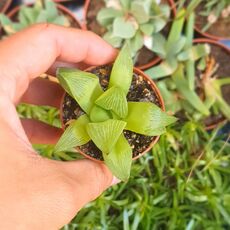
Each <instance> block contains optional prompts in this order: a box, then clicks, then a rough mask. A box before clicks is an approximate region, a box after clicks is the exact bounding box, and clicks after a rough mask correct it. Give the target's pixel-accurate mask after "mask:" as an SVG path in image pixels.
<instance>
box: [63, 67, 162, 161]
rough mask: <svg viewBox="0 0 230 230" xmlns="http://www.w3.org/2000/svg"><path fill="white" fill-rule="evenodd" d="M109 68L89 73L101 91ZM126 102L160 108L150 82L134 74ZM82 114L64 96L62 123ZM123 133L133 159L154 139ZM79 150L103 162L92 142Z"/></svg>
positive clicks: (70, 99)
mask: <svg viewBox="0 0 230 230" xmlns="http://www.w3.org/2000/svg"><path fill="white" fill-rule="evenodd" d="M111 68H112V67H111V66H100V67H95V69H93V70H92V71H91V72H92V73H94V74H96V75H97V76H98V77H99V80H100V84H101V87H102V89H103V90H106V89H107V87H108V82H109V76H110V72H111ZM127 100H128V101H142V102H143V101H148V102H152V103H154V104H156V105H158V106H161V104H160V101H159V98H158V96H157V95H156V93H155V92H153V90H152V88H151V85H150V82H148V81H146V80H144V79H143V77H142V76H140V75H138V74H135V73H134V74H133V80H132V84H131V87H130V89H129V92H128V94H127ZM82 114H84V112H83V111H82V109H81V108H80V106H79V105H78V103H77V102H76V101H75V100H74V99H73V98H72V97H70V96H69V95H68V94H66V95H65V97H64V102H63V107H62V120H63V123H64V124H66V123H67V122H68V121H69V120H71V119H77V118H78V117H79V116H81V115H82ZM123 133H124V135H125V137H126V139H127V140H128V142H129V144H130V146H131V147H132V149H133V157H136V156H138V155H139V154H141V153H142V152H144V151H145V150H146V149H147V148H148V146H149V144H150V143H151V142H152V141H153V140H154V139H155V138H156V137H150V136H144V135H141V134H137V133H135V132H131V131H128V130H124V131H123ZM79 148H80V150H82V151H83V152H84V153H85V154H87V155H89V156H91V157H93V158H96V159H99V160H103V157H102V152H101V151H100V150H99V149H98V148H97V147H96V145H95V144H94V143H93V142H92V141H89V142H88V143H87V144H85V145H82V146H80V147H79Z"/></svg>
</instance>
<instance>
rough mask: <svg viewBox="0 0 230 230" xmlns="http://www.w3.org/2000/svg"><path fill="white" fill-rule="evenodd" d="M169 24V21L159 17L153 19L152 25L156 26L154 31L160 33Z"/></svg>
mask: <svg viewBox="0 0 230 230" xmlns="http://www.w3.org/2000/svg"><path fill="white" fill-rule="evenodd" d="M166 24H167V21H166V20H165V19H162V18H157V19H155V20H152V26H153V28H154V33H159V32H160V31H161V30H162V29H163V28H164V27H165V25H166Z"/></svg>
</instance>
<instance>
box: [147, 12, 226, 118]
mask: <svg viewBox="0 0 230 230" xmlns="http://www.w3.org/2000/svg"><path fill="white" fill-rule="evenodd" d="M185 15H186V11H184V10H181V11H179V13H178V15H177V18H176V19H175V21H174V22H173V25H172V27H171V31H170V33H169V37H168V39H167V40H166V39H165V38H164V37H163V36H162V35H158V36H157V39H156V40H155V43H154V44H153V45H152V49H154V50H155V52H157V53H158V54H159V56H160V57H161V58H162V60H163V61H162V62H161V63H160V64H159V65H158V66H155V67H152V68H150V69H149V70H147V71H146V73H147V74H148V75H149V76H151V77H152V78H153V79H163V80H159V82H158V87H159V88H160V90H161V92H162V95H163V97H164V99H165V101H166V107H167V109H168V110H169V111H171V112H172V113H176V112H178V111H180V110H183V111H186V113H187V114H190V116H193V118H195V119H201V118H204V117H206V116H209V115H210V110H211V109H212V111H216V113H218V112H219V111H221V112H222V113H223V114H224V115H225V116H226V117H227V118H228V119H229V118H230V117H229V114H230V106H229V105H228V104H227V103H226V102H225V100H224V99H223V96H222V92H221V87H222V86H223V85H226V84H229V77H228V76H216V71H217V70H218V64H217V62H218V60H215V61H214V59H213V58H212V57H211V54H210V52H211V47H210V46H209V45H208V44H195V45H193V37H194V34H193V33H194V29H193V28H194V21H195V16H194V14H193V13H192V14H191V15H190V16H189V17H188V19H187V24H186V27H185V34H184V35H183V34H182V29H183V27H184V21H185ZM209 59H212V62H215V63H212V64H210V62H209ZM197 70H199V71H200V72H202V73H203V74H200V76H197ZM207 71H208V72H207ZM166 77H167V78H166ZM217 77H225V80H223V79H222V80H220V79H217ZM197 79H200V84H201V85H202V90H203V91H204V92H205V98H204V100H203V101H202V100H201V98H200V96H199V95H198V93H197V92H196V89H197V85H196V82H197ZM172 102H173V103H172ZM167 103H168V106H167Z"/></svg>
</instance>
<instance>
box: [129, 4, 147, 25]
mask: <svg viewBox="0 0 230 230" xmlns="http://www.w3.org/2000/svg"><path fill="white" fill-rule="evenodd" d="M149 11H150V2H149V1H136V0H134V1H132V2H131V13H132V15H133V16H134V17H135V19H136V20H137V22H138V23H139V24H143V23H146V22H148V21H149Z"/></svg>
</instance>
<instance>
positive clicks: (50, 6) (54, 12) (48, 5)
mask: <svg viewBox="0 0 230 230" xmlns="http://www.w3.org/2000/svg"><path fill="white" fill-rule="evenodd" d="M44 4H45V9H46V12H47V15H48V18H49V19H54V18H56V17H57V16H58V9H57V6H56V4H55V3H54V2H53V1H50V0H46V1H44Z"/></svg>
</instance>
